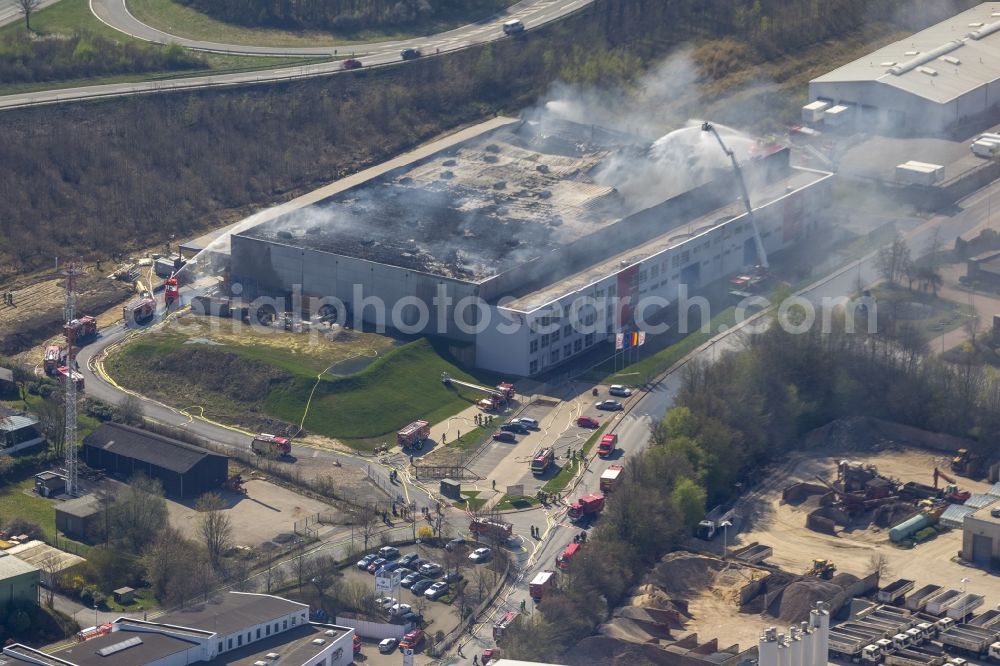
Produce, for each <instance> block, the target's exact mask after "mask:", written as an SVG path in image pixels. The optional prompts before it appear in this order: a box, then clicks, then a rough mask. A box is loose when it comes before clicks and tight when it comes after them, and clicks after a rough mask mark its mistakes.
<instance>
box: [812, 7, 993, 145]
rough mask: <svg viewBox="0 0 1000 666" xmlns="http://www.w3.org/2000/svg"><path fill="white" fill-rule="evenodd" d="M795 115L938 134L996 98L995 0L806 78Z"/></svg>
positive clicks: (983, 109) (853, 125)
mask: <svg viewBox="0 0 1000 666" xmlns="http://www.w3.org/2000/svg"><path fill="white" fill-rule="evenodd" d="M809 98H810V99H811V100H812V101H811V102H810V103H809V104H808V105H806V106H805V107H803V109H802V115H803V120H804V121H806V122H807V123H812V124H816V123H822V124H824V125H826V126H833V127H840V126H844V127H848V128H857V129H863V130H864V131H865V132H880V133H888V134H896V133H906V134H917V135H924V134H939V133H942V132H945V131H946V130H948V128H950V127H952V126H955V125H956V124H957V123H959V122H960V121H963V120H966V119H970V118H977V117H984V116H985V114H987V113H988V112H989V111H992V110H995V109H996V106H997V104H998V103H1000V2H984V3H983V4H981V5H979V6H977V7H974V8H972V9H969V10H967V11H964V12H962V13H960V14H957V15H955V16H953V17H951V18H950V19H948V20H946V21H942V22H941V23H938V24H937V25H934V26H931V27H930V28H927V29H926V30H922V31H920V32H918V33H916V34H914V35H911V36H910V37H907V38H905V39H901V40H900V41H898V42H895V43H893V44H889V45H888V46H885V47H882V48H881V49H879V50H877V51H874V52H873V53H870V54H868V55H866V56H864V57H862V58H859V59H857V60H855V61H854V62H851V63H848V64H846V65H844V66H842V67H838V68H837V69H835V70H833V71H831V72H828V73H826V74H824V75H822V76H820V77H818V78H816V79H813V80H812V81H810V82H809Z"/></svg>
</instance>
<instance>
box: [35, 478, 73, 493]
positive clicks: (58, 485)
mask: <svg viewBox="0 0 1000 666" xmlns="http://www.w3.org/2000/svg"><path fill="white" fill-rule="evenodd" d="M64 490H66V477H65V476H63V475H62V474H59V473H58V472H39V473H38V474H36V475H35V492H36V493H38V494H39V495H41V496H42V497H55V496H56V495H60V494H62V492H63V491H64Z"/></svg>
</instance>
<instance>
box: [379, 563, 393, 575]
mask: <svg viewBox="0 0 1000 666" xmlns="http://www.w3.org/2000/svg"><path fill="white" fill-rule="evenodd" d="M398 568H399V562H386V563H385V564H383V565H382V566H381V567H379V568H378V569H376V570H375V575H376V576H388V575H389V574H391V573H392V572H393V571H395V570H396V569H398Z"/></svg>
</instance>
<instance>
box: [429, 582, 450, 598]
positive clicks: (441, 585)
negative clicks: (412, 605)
mask: <svg viewBox="0 0 1000 666" xmlns="http://www.w3.org/2000/svg"><path fill="white" fill-rule="evenodd" d="M447 593H448V583H445V582H442V581H438V582H436V583H434V584H433V585H431V586H430V587H428V588H427V591H426V592H424V596H425V597H427V598H428V599H430V600H431V601H434V600H435V599H440V598H441V597H443V596H444V595H446V594H447Z"/></svg>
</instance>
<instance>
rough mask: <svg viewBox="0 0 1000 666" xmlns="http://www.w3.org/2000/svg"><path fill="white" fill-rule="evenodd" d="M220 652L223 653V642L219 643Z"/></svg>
mask: <svg viewBox="0 0 1000 666" xmlns="http://www.w3.org/2000/svg"><path fill="white" fill-rule="evenodd" d="M219 652H222V641H219Z"/></svg>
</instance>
